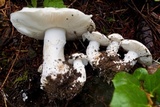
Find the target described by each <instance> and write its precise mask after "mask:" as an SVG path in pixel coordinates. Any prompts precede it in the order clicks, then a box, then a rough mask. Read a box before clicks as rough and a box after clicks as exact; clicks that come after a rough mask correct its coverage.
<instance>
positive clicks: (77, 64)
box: [73, 59, 86, 84]
mask: <svg viewBox="0 0 160 107" xmlns="http://www.w3.org/2000/svg"><path fill="white" fill-rule="evenodd" d="M73 68H74V69H76V71H77V72H78V73H81V76H80V77H78V79H77V82H80V83H82V84H84V82H85V81H86V70H85V65H84V63H83V61H82V60H81V59H76V60H74V61H73Z"/></svg>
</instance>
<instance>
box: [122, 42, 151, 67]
mask: <svg viewBox="0 0 160 107" xmlns="http://www.w3.org/2000/svg"><path fill="white" fill-rule="evenodd" d="M121 47H122V48H123V49H124V50H126V51H128V53H127V54H125V57H124V62H132V66H134V64H135V63H136V61H137V60H138V62H139V63H141V64H142V65H146V66H148V65H151V64H152V55H151V53H150V51H149V50H148V49H147V48H146V47H145V46H144V45H143V44H142V43H140V42H138V41H136V40H128V39H124V40H122V41H121Z"/></svg>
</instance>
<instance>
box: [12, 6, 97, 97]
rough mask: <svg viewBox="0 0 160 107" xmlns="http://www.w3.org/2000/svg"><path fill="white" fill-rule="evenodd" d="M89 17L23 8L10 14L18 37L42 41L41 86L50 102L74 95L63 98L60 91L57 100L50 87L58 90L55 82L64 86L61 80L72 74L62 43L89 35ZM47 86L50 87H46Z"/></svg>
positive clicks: (91, 25)
mask: <svg viewBox="0 0 160 107" xmlns="http://www.w3.org/2000/svg"><path fill="white" fill-rule="evenodd" d="M91 17H92V15H85V14H84V13H82V12H81V11H79V10H76V9H69V8H61V9H57V8H23V9H22V10H20V11H17V12H14V13H12V14H11V22H12V24H13V26H14V27H15V28H16V29H17V30H18V31H19V32H20V33H22V34H24V35H26V36H29V37H32V38H35V39H44V47H43V65H42V69H43V70H42V76H41V84H42V88H44V89H45V90H46V91H47V93H48V94H50V96H53V98H54V97H61V96H62V97H63V98H65V97H70V96H72V94H73V96H74V94H75V93H76V92H75V93H72V94H71V93H67V94H68V95H66V92H62V91H63V90H62V91H61V92H59V94H60V93H61V96H58V94H56V93H55V92H56V91H55V90H54V89H52V88H53V85H54V87H56V88H57V89H56V90H58V88H59V87H58V86H59V84H58V83H56V82H55V81H59V80H57V79H59V76H60V78H61V79H62V80H61V82H64V81H65V80H63V79H64V77H63V76H66V75H67V76H70V75H71V73H72V70H73V69H72V68H71V67H70V66H68V65H67V64H66V63H64V61H65V58H64V45H65V44H66V39H67V40H73V39H78V38H81V35H82V34H83V33H85V32H87V31H89V32H91V31H93V30H94V29H95V24H94V22H93V21H92V19H91ZM66 78H67V77H66ZM50 82H52V83H53V84H52V85H50V84H51V83H50ZM54 83H56V84H54ZM47 85H48V86H47ZM57 93H58V92H57ZM62 93H63V94H62ZM55 94H56V95H55Z"/></svg>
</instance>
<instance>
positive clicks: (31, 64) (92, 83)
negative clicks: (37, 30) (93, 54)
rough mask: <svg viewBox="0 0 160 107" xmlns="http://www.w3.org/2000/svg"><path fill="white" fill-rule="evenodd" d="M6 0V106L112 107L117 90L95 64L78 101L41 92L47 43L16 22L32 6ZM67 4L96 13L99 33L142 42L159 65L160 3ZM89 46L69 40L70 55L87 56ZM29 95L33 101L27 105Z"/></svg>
mask: <svg viewBox="0 0 160 107" xmlns="http://www.w3.org/2000/svg"><path fill="white" fill-rule="evenodd" d="M4 1H5V4H4V5H1V4H2V3H1V4H0V107H31V106H32V107H107V106H108V105H109V103H110V101H111V98H112V94H113V86H112V85H111V84H107V83H106V81H104V78H102V77H98V76H97V71H95V70H93V69H92V68H91V67H90V66H89V65H88V66H87V67H86V69H87V82H86V83H85V86H84V88H83V89H82V91H81V92H80V93H79V94H78V95H77V96H76V97H74V98H73V99H72V100H69V101H68V100H63V101H61V100H58V99H55V101H52V102H49V100H48V98H47V95H46V93H45V92H44V91H43V90H41V89H40V73H38V72H37V69H38V67H39V66H40V65H41V64H42V50H43V41H40V40H35V39H33V38H29V37H26V36H24V35H22V34H20V33H19V32H17V31H16V29H15V28H14V27H13V26H12V24H11V22H10V14H11V13H12V12H15V11H18V10H20V9H22V8H23V7H26V6H27V3H26V2H25V1H24V0H4ZM26 1H28V3H29V0H26ZM2 2H3V0H2ZM38 2H39V3H38V6H42V0H38ZM64 4H65V5H66V6H67V7H68V8H75V9H78V10H80V11H82V12H84V13H85V14H92V15H93V17H92V19H93V21H94V22H95V24H96V30H97V31H99V32H101V33H103V34H105V35H108V34H111V33H115V32H116V33H119V34H121V35H122V36H123V37H124V38H127V39H135V40H138V41H140V42H142V43H143V44H144V45H145V46H146V47H147V48H148V49H149V50H150V51H151V53H152V56H153V59H154V60H157V61H159V58H160V48H159V47H160V3H157V2H154V1H153V0H141V1H138V0H118V1H117V0H64ZM143 22H145V24H144V25H142V23H143ZM143 28H144V29H143ZM87 45H88V42H87V41H85V42H84V43H83V41H82V40H77V41H69V42H67V44H66V46H65V55H70V54H72V53H75V52H85V50H86V47H87ZM137 67H144V66H143V65H136V67H135V68H137ZM158 67H160V66H159V65H158V66H156V68H158ZM135 68H134V69H135ZM24 94H25V95H27V97H28V98H27V100H25V101H24V99H23V97H24V96H23V95H24ZM22 96H23V97H22Z"/></svg>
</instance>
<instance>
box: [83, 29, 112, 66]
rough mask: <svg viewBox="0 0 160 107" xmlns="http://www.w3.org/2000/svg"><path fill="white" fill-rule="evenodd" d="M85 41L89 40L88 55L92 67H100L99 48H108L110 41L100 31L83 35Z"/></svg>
mask: <svg viewBox="0 0 160 107" xmlns="http://www.w3.org/2000/svg"><path fill="white" fill-rule="evenodd" d="M82 37H83V39H87V40H89V41H90V42H89V45H88V46H87V49H86V54H87V57H88V60H89V63H90V64H91V65H93V64H95V65H98V64H99V61H100V57H99V56H100V55H101V53H100V52H99V47H100V45H101V46H107V45H108V44H109V43H110V40H109V39H108V38H107V37H106V36H105V35H104V34H101V33H100V32H98V31H95V32H92V33H90V32H87V33H84V34H83V35H82Z"/></svg>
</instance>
